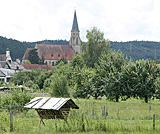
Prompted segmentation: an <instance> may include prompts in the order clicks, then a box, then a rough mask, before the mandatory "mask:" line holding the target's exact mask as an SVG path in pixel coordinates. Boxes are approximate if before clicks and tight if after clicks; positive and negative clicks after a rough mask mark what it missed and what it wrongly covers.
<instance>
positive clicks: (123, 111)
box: [0, 98, 160, 134]
mask: <svg viewBox="0 0 160 134" xmlns="http://www.w3.org/2000/svg"><path fill="white" fill-rule="evenodd" d="M75 102H76V104H77V105H78V106H79V107H80V109H78V110H77V109H76V110H75V109H73V110H71V111H70V114H69V117H68V119H67V122H65V121H64V120H58V119H55V120H44V122H45V126H44V125H43V124H39V121H40V118H39V116H38V114H37V113H36V111H35V110H34V109H31V110H29V111H28V112H27V113H26V114H25V113H16V114H15V115H14V116H13V119H14V120H13V122H14V123H13V128H14V130H13V133H21V134H23V133H24V134H25V133H40V134H41V133H160V112H159V111H160V101H158V100H154V101H150V102H149V103H148V104H146V103H144V102H143V101H140V100H139V101H137V100H135V99H130V100H128V101H124V102H118V103H117V102H110V101H107V100H105V99H102V100H94V99H93V98H91V99H88V100H86V99H75ZM104 106H105V107H106V112H107V114H106V116H105V115H104ZM149 106H151V110H150V113H149ZM0 111H1V112H0V133H9V113H8V112H7V111H5V110H2V109H1V110H0ZM153 114H156V127H155V130H153V121H152V116H153Z"/></svg>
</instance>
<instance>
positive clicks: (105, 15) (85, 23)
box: [0, 0, 160, 42]
mask: <svg viewBox="0 0 160 134" xmlns="http://www.w3.org/2000/svg"><path fill="white" fill-rule="evenodd" d="M75 7H76V13H77V19H78V25H79V29H80V37H81V39H82V41H87V40H86V30H89V29H90V28H91V27H93V26H96V27H97V28H98V29H100V30H101V31H102V32H104V35H105V38H106V39H109V40H111V41H133V40H145V41H147V40H148V41H160V0H0V36H3V37H6V38H12V39H16V40H19V41H29V42H33V41H41V40H45V39H48V40H56V39H63V40H64V39H66V40H69V38H70V35H71V28H72V23H73V16H74V10H75Z"/></svg>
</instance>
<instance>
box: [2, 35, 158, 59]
mask: <svg viewBox="0 0 160 134" xmlns="http://www.w3.org/2000/svg"><path fill="white" fill-rule="evenodd" d="M36 44H53V45H69V42H68V41H66V40H43V41H37V42H20V41H18V40H14V39H7V38H5V37H1V36H0V54H5V53H6V48H9V49H10V51H11V57H12V59H13V60H15V59H17V58H19V59H22V57H23V55H24V53H25V51H26V49H27V48H34V47H35V45H36ZM110 49H112V50H116V51H117V50H120V51H121V52H122V53H123V54H125V55H127V56H128V57H130V56H131V57H132V59H149V58H151V59H160V42H153V41H129V42H113V41H110Z"/></svg>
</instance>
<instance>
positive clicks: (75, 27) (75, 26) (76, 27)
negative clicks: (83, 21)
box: [72, 10, 79, 32]
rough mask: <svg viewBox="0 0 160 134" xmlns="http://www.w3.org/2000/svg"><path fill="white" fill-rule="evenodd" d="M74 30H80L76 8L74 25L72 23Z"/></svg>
mask: <svg viewBox="0 0 160 134" xmlns="http://www.w3.org/2000/svg"><path fill="white" fill-rule="evenodd" d="M73 31H78V32H79V28H78V22H77V16H76V10H75V12H74V19H73V25H72V32H73Z"/></svg>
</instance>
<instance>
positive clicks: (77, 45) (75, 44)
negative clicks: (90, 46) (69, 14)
mask: <svg viewBox="0 0 160 134" xmlns="http://www.w3.org/2000/svg"><path fill="white" fill-rule="evenodd" d="M79 34H80V31H79V28H78V22H77V16H76V10H75V12H74V19H73V25H72V30H71V38H70V40H69V45H71V46H72V48H73V49H74V51H75V53H81V52H82V45H81V44H82V41H81V39H80V37H79Z"/></svg>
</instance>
